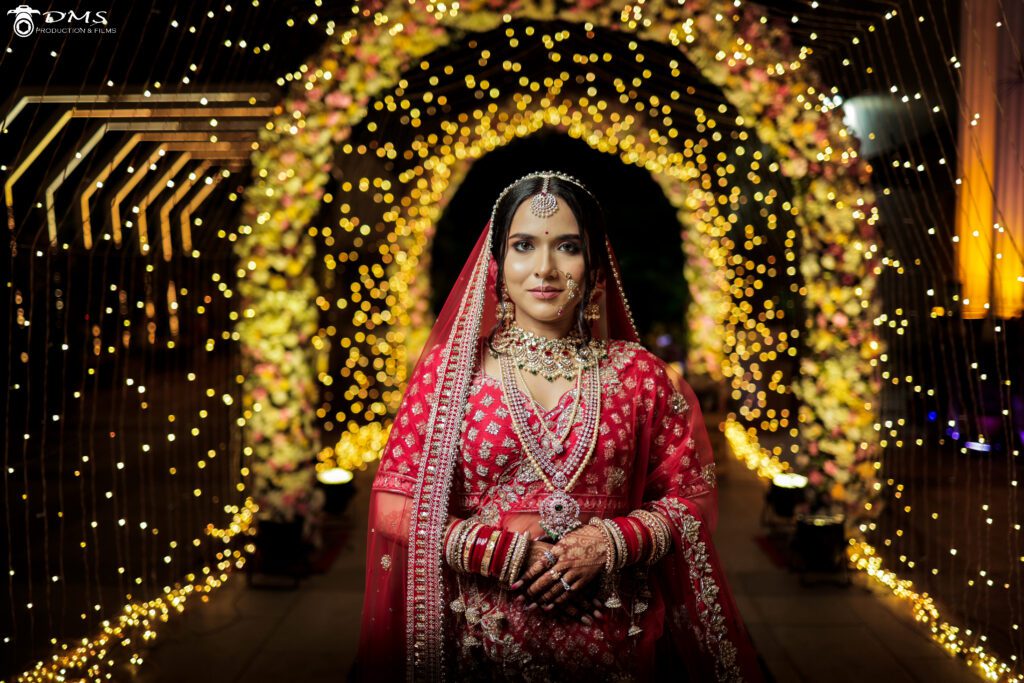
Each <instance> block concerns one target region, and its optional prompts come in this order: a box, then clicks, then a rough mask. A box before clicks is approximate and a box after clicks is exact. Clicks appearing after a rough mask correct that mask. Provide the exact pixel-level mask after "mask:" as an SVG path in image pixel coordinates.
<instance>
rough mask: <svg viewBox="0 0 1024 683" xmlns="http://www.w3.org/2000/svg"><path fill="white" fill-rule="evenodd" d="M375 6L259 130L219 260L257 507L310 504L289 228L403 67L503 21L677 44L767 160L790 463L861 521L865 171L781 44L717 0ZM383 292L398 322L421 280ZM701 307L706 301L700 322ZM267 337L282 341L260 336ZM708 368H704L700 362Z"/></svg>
mask: <svg viewBox="0 0 1024 683" xmlns="http://www.w3.org/2000/svg"><path fill="white" fill-rule="evenodd" d="M442 8H443V9H442ZM376 9H377V10H378V11H376V12H373V17H374V21H373V22H370V21H363V22H362V23H359V24H357V25H355V26H353V27H351V28H349V29H347V30H344V31H342V32H340V33H339V34H338V37H337V40H335V41H334V42H332V43H331V44H330V45H329V46H328V47H327V48H326V54H321V55H318V56H317V57H316V58H315V59H314V60H311V62H310V63H308V64H306V65H305V66H304V68H302V69H300V70H299V72H298V73H297V74H296V80H297V81H298V82H297V83H296V85H295V87H294V90H293V94H292V96H291V97H290V98H289V99H288V100H287V101H286V102H285V103H284V105H283V106H282V107H280V109H279V111H278V114H277V116H276V117H275V119H274V120H273V121H271V122H270V123H269V124H268V126H267V128H266V130H265V131H264V132H263V134H262V136H261V140H260V144H259V150H258V151H257V152H256V153H255V154H254V158H253V161H254V183H253V185H252V186H251V187H250V188H249V189H248V190H247V192H246V214H245V216H246V224H245V225H243V226H242V230H241V237H242V239H240V240H239V241H238V243H237V247H236V249H237V253H238V256H239V262H240V264H241V268H240V271H243V272H244V277H242V278H240V280H241V281H240V282H239V290H240V292H241V294H242V296H243V312H244V314H243V316H242V319H241V320H240V322H239V325H238V331H239V333H240V336H241V343H242V346H243V350H244V358H245V359H246V363H247V367H248V368H249V371H248V372H246V373H245V374H246V383H245V387H244V388H245V394H246V406H245V407H246V409H247V415H248V417H247V420H248V423H247V425H246V426H247V430H246V434H247V440H248V444H247V446H248V448H249V449H250V450H247V453H251V455H252V456H253V457H254V461H255V463H256V464H255V465H254V468H253V469H254V472H255V473H256V481H257V484H256V488H257V490H256V492H255V494H256V496H257V500H259V501H261V503H262V504H264V505H265V506H269V507H270V508H271V509H272V510H273V511H274V512H275V514H277V515H278V516H285V517H287V516H289V515H291V514H294V513H295V512H303V511H307V510H309V509H310V508H311V506H312V507H315V504H314V501H313V499H312V498H311V494H310V492H311V491H312V469H313V465H314V463H315V454H316V453H317V452H318V451H320V450H321V449H320V448H319V441H320V435H319V434H318V433H317V430H316V427H315V422H314V419H315V418H314V417H313V415H314V408H315V405H316V401H317V380H316V378H315V377H314V374H313V370H312V368H314V367H315V363H314V362H313V361H314V360H315V354H316V353H317V351H316V348H317V347H318V345H319V346H321V347H322V346H323V345H324V344H326V343H327V342H326V340H324V339H319V338H318V336H317V335H318V326H317V308H316V306H315V305H314V303H313V301H314V299H315V297H316V287H315V283H314V282H313V280H312V277H311V261H312V259H313V257H314V253H315V249H314V246H313V242H312V239H311V238H310V237H309V236H308V235H307V230H306V228H307V226H308V224H309V222H310V221H311V220H312V219H313V217H314V216H315V215H316V212H317V211H318V210H319V205H320V201H321V199H322V197H323V187H324V184H325V183H326V181H327V177H328V169H329V162H330V158H331V155H332V154H333V152H334V148H335V146H337V145H339V144H341V143H342V142H344V141H345V140H346V139H347V138H348V137H349V134H350V132H351V129H352V126H354V125H357V124H358V123H359V122H360V121H361V120H362V119H363V117H364V116H365V113H366V111H367V109H368V107H369V105H370V103H371V101H372V100H373V98H375V97H376V95H377V94H378V93H380V92H381V91H382V90H384V89H386V88H389V87H391V86H393V85H394V84H395V83H396V82H397V81H398V80H399V78H400V75H401V73H402V72H403V70H404V69H406V68H407V67H408V66H409V65H411V64H412V63H413V62H414V60H416V59H418V58H419V57H421V56H423V55H426V54H429V53H431V52H433V51H434V50H436V49H438V48H440V47H443V46H444V45H447V44H448V43H449V42H451V41H452V40H453V39H454V38H453V36H455V35H456V33H457V32H459V31H485V30H489V29H492V28H494V27H496V26H498V25H500V24H501V23H502V22H503V21H505V20H507V19H506V17H513V16H514V17H522V18H530V19H534V20H538V21H546V20H553V19H561V20H565V21H571V22H576V23H589V24H592V25H596V26H603V27H607V28H611V29H615V30H622V31H630V32H633V33H635V34H637V35H638V36H640V37H642V38H649V39H653V40H659V41H662V42H669V43H672V44H674V45H676V46H678V47H679V48H680V50H681V51H682V52H683V53H684V54H685V56H686V57H687V58H689V59H690V60H691V61H693V62H694V63H695V64H696V65H697V66H698V68H699V69H700V70H701V72H702V73H703V74H704V76H705V77H706V78H708V80H710V81H711V82H712V83H714V84H716V85H718V86H719V87H721V88H722V90H723V92H724V94H725V96H726V97H727V98H728V100H729V101H730V102H731V103H732V105H733V106H734V107H735V108H736V109H737V111H738V112H739V113H740V114H741V115H742V116H743V118H744V119H745V120H748V121H750V122H751V125H752V127H753V130H754V131H755V132H756V134H757V135H758V137H759V139H760V140H761V141H762V142H763V143H765V144H768V145H770V146H771V147H772V148H773V149H774V150H775V151H776V152H777V153H778V155H779V157H780V159H781V167H782V171H783V173H784V174H785V175H786V176H788V177H789V178H791V179H792V180H793V182H794V184H795V186H796V192H795V195H796V197H797V199H796V201H795V206H794V208H793V211H794V216H795V218H796V220H797V222H798V224H799V225H800V226H801V229H802V232H803V253H802V256H801V261H800V268H801V272H802V274H803V276H804V278H805V279H806V281H807V283H808V287H807V295H806V306H807V312H808V315H807V320H808V329H807V334H806V337H805V344H806V353H805V355H804V357H803V358H802V359H801V374H802V378H801V380H800V381H799V382H798V386H797V387H796V389H797V390H798V392H799V396H800V398H801V399H802V401H803V407H802V413H801V414H802V417H803V423H802V424H803V429H804V431H803V435H804V437H805V440H806V441H807V443H808V453H807V454H805V455H804V456H802V458H801V460H800V461H799V462H798V463H797V464H798V466H800V468H801V469H805V470H809V471H811V472H819V473H822V474H821V478H820V480H819V489H820V490H822V491H823V492H826V493H827V494H828V495H829V496H831V497H832V498H834V499H836V500H841V501H844V502H845V503H846V504H847V505H848V506H849V511H850V512H852V513H854V514H853V515H852V517H856V516H858V515H860V514H861V513H863V512H865V511H870V510H871V508H872V502H871V500H870V499H871V498H872V497H873V496H874V495H876V494H877V491H876V489H875V487H874V486H873V484H874V481H875V469H876V464H875V460H876V458H877V455H878V448H877V436H876V434H875V432H874V430H873V428H872V425H873V424H874V421H875V415H876V411H877V407H876V406H873V405H872V402H871V401H872V398H873V396H875V395H876V394H877V388H878V380H877V378H876V376H875V372H874V368H873V367H872V362H873V361H874V359H875V358H876V357H877V356H878V355H879V354H880V353H881V352H882V348H881V343H880V341H879V340H878V338H877V335H876V334H875V333H874V330H873V326H872V322H871V321H872V320H873V318H874V315H875V312H876V309H877V302H876V301H875V297H874V292H875V282H876V277H877V269H876V267H875V266H874V264H873V263H872V256H873V254H874V253H875V250H876V249H877V247H876V246H875V243H876V241H877V235H876V232H875V229H874V222H875V212H874V208H873V197H872V195H871V194H870V190H869V188H868V187H867V177H868V171H869V169H868V167H867V165H866V164H865V163H864V162H863V161H862V160H861V159H860V157H859V156H858V155H857V154H856V150H855V145H854V144H853V141H852V140H851V139H850V138H849V136H848V133H847V132H846V130H845V129H844V128H843V126H842V121H841V117H840V116H838V115H836V114H835V113H834V111H833V110H832V109H831V108H830V107H829V106H828V104H827V103H826V102H825V101H824V100H823V98H822V97H821V95H822V89H821V87H820V85H818V84H817V81H816V79H815V78H814V76H813V74H811V73H809V69H807V68H806V67H805V66H803V65H802V62H801V55H799V54H796V53H795V51H794V50H793V48H792V47H791V46H790V45H789V43H788V41H787V39H786V36H785V33H784V32H782V31H779V30H777V29H775V28H773V27H771V26H769V25H768V24H767V23H765V22H764V20H763V18H762V16H761V15H760V14H759V13H757V11H756V10H755V9H754V8H753V6H751V5H749V4H747V5H746V6H745V7H744V8H743V9H737V8H735V7H734V6H733V4H732V3H727V2H722V1H720V0H706V1H704V2H696V1H691V2H687V3H685V4H684V5H682V6H678V5H675V4H671V5H670V4H668V3H661V2H649V3H646V4H637V5H632V4H625V3H622V2H613V3H599V2H593V1H588V2H582V1H581V2H578V3H576V4H574V5H572V6H569V7H562V8H559V9H557V10H556V9H555V8H554V7H552V6H551V5H550V4H548V3H544V2H537V3H534V2H503V1H501V0H468V1H466V2H463V3H461V5H459V6H455V7H454V8H453V7H451V6H443V5H437V6H435V5H433V4H432V3H413V4H409V3H407V2H394V3H393V4H390V5H387V6H384V5H380V6H379V7H377V8H376ZM370 11H371V12H372V10H370ZM367 16H370V15H367ZM437 170H446V169H437ZM405 227H406V228H407V229H408V228H409V226H408V225H406V226H405ZM688 232H689V231H688ZM409 235H412V236H413V237H414V239H417V240H420V244H421V245H422V243H423V238H424V236H423V232H422V231H421V232H419V233H418V234H416V232H415V231H413V230H411V229H410V230H409V231H408V232H406V233H405V236H406V237H408V236H409ZM697 248H698V249H699V245H698V247H697ZM691 251H692V247H688V253H690V252H691ZM420 253H422V248H421V250H420ZM690 267H691V268H698V269H701V270H702V272H704V269H706V268H708V264H706V263H703V264H702V263H701V262H700V261H699V260H696V259H695V260H694V261H693V262H692V263H691V266H690ZM422 272H423V271H422V269H421V271H420V273H422ZM421 277H422V276H421ZM395 284H396V285H398V291H397V292H396V296H398V297H399V299H400V303H399V305H397V306H396V309H400V308H401V306H403V305H404V306H405V308H402V309H401V310H405V311H409V310H413V307H412V306H411V305H410V297H409V293H410V291H414V290H415V289H416V287H417V286H420V287H421V286H422V283H420V284H419V285H417V282H416V279H415V278H413V279H412V280H411V281H409V280H407V281H405V282H396V283H395ZM709 297H710V295H709ZM710 298H711V299H713V297H710ZM719 305H721V301H720V300H716V301H712V302H711V303H708V304H707V307H706V308H705V309H703V311H704V313H702V314H703V315H709V313H707V312H708V311H712V310H716V307H717V306H719ZM710 315H714V314H710ZM399 324H402V323H399ZM405 324H406V325H410V323H409V321H406V322H405ZM275 325H276V326H277V329H283V330H287V333H286V334H283V335H276V334H273V333H271V332H270V330H273V329H275ZM711 348H713V347H711ZM723 352H724V351H723ZM392 353H393V354H394V355H395V356H400V354H402V353H404V351H401V350H394V351H393V352H392ZM710 356H711V357H718V358H720V356H719V353H718V351H717V350H715V351H712V352H711V354H710ZM711 365H712V366H713V363H712V364H711ZM403 366H404V364H403ZM399 374H401V373H399ZM403 378H404V377H398V380H399V381H400V380H402V379H403ZM396 393H397V392H396ZM394 403H395V402H394V401H390V402H388V407H389V408H393V407H394ZM282 434H284V435H285V436H284V438H283V439H282V438H281V436H280V435H282ZM275 435H277V436H275ZM376 439H379V435H377V436H376V437H375V440H376ZM350 445H351V444H349V446H350ZM349 450H352V449H351V448H349ZM356 450H357V449H356ZM830 463H831V464H830Z"/></svg>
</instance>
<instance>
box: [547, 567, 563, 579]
mask: <svg viewBox="0 0 1024 683" xmlns="http://www.w3.org/2000/svg"><path fill="white" fill-rule="evenodd" d="M548 574H551V578H553V579H555V580H556V581H558V580H560V579H561V578H562V575H561V574H559V573H558V572H556V571H555V570H554V569H549V570H548Z"/></svg>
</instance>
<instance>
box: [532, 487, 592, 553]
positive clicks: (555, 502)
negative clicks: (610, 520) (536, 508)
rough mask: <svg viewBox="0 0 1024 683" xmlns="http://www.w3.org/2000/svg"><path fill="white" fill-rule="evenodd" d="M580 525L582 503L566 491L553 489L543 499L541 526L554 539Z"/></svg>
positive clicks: (541, 504)
mask: <svg viewBox="0 0 1024 683" xmlns="http://www.w3.org/2000/svg"><path fill="white" fill-rule="evenodd" d="M580 526H582V522H580V504H579V503H577V502H576V500H575V499H574V498H573V497H572V496H570V495H569V494H568V493H566V492H565V491H553V492H552V493H551V495H550V496H548V497H547V498H545V499H544V500H542V501H541V503H540V528H541V529H543V530H544V531H545V533H547V535H548V536H550V537H551V538H553V539H554V540H556V541H557V540H558V539H559V538H561V537H562V536H564V535H566V534H567V533H569V532H570V531H572V530H573V529H577V528H579V527H580Z"/></svg>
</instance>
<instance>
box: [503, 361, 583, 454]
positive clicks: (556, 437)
mask: <svg viewBox="0 0 1024 683" xmlns="http://www.w3.org/2000/svg"><path fill="white" fill-rule="evenodd" d="M516 375H517V376H518V377H519V379H521V380H523V386H524V387H526V393H527V395H528V396H529V397H530V412H531V413H533V414H534V416H536V418H537V421H538V422H539V423H540V428H541V431H543V432H544V437H543V438H542V439H541V445H543V446H544V447H545V448H547V449H548V450H551V451H554V452H555V454H556V455H561V454H562V452H563V451H565V440H566V439H568V438H569V434H570V433H571V432H572V427H573V425H574V424H576V414H577V413H578V412H579V409H580V393H581V392H580V383H581V379H582V376H583V369H582V368H577V369H576V388H575V392H576V395H575V397H574V398H573V401H572V412H571V413H570V414H569V419H568V420H567V421H566V423H565V427H564V431H563V433H562V434H555V433H554V432H552V431H551V429H550V428H549V427H548V424H547V419H546V417H545V415H543V414H541V413H538V412H537V408H538V407H539V408H541V409H542V410H543V408H544V406H540V405H538V403H537V400H536V399H535V398H534V397H533V392H531V391H530V387H529V385H527V384H526V380H525V379H523V373H522V371H520V370H519V368H518V367H517V368H516ZM559 403H561V400H559ZM556 407H557V406H556ZM552 410H554V408H552ZM548 412H550V411H548ZM563 415H564V413H563ZM559 419H561V416H560V417H559Z"/></svg>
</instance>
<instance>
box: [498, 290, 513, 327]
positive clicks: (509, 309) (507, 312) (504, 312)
mask: <svg viewBox="0 0 1024 683" xmlns="http://www.w3.org/2000/svg"><path fill="white" fill-rule="evenodd" d="M498 319H499V320H501V321H502V324H503V325H504V326H505V327H509V326H511V325H512V323H514V322H515V321H516V305H515V304H514V303H512V299H510V298H509V297H508V292H507V291H505V290H502V292H501V303H499V304H498Z"/></svg>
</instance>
